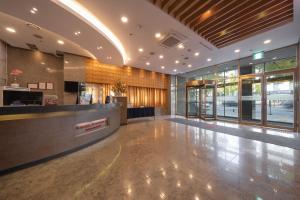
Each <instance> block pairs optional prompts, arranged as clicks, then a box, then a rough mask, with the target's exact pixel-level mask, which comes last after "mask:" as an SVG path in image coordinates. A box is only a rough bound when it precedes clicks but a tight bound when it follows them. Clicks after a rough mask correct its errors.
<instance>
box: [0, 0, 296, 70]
mask: <svg viewBox="0 0 300 200" xmlns="http://www.w3.org/2000/svg"><path fill="white" fill-rule="evenodd" d="M78 2H79V3H81V4H82V5H83V6H84V7H86V8H87V9H88V10H89V11H90V12H92V13H93V14H94V15H95V16H96V17H97V18H98V19H99V20H101V21H102V22H103V23H104V24H105V25H106V26H107V27H108V28H109V29H110V30H111V31H112V32H113V33H114V34H115V35H116V36H117V37H118V38H119V40H120V41H121V42H122V44H123V46H124V47H125V50H126V52H127V55H128V56H129V57H130V58H131V60H130V61H129V62H128V63H127V64H128V65H131V66H134V67H140V68H144V69H148V70H152V71H158V72H163V73H169V74H174V73H184V72H187V71H192V70H194V69H196V68H201V67H207V66H210V65H214V64H219V63H222V62H226V61H229V60H234V59H238V58H239V57H245V56H249V55H251V54H252V53H253V52H255V51H267V50H271V49H276V48H279V47H283V46H287V45H290V44H294V43H297V42H298V39H299V36H300V26H299V24H300V1H299V0H294V22H292V23H289V24H287V25H284V26H281V27H279V28H276V29H273V30H271V31H267V32H265V33H262V34H259V35H256V36H253V37H251V38H248V39H246V40H243V41H240V42H237V43H235V44H233V45H230V46H227V47H224V48H222V49H217V48H216V47H214V46H213V45H211V44H210V43H208V42H207V41H205V40H204V39H203V38H201V37H199V36H198V35H196V34H195V33H194V32H192V31H191V30H190V29H188V28H187V27H185V26H184V25H182V24H181V23H180V22H178V21H176V20H175V19H173V18H172V17H170V16H169V15H167V14H166V13H164V12H162V11H161V10H160V9H159V8H157V7H155V6H154V5H153V4H152V3H150V2H149V0H122V1H119V0H78ZM33 6H34V7H37V8H38V9H39V12H38V13H37V15H31V14H30V12H29V10H30V9H31V8H32V7H33ZM0 11H2V12H6V13H8V14H10V15H13V16H16V17H19V18H21V19H24V20H26V21H30V22H32V23H35V24H37V25H39V26H41V27H43V28H45V29H48V30H50V31H52V32H55V33H57V34H59V35H61V36H63V37H64V38H66V39H67V40H69V41H72V42H75V43H77V44H79V45H80V46H81V47H82V48H84V49H87V50H89V51H90V52H91V53H93V54H94V55H95V56H96V57H97V58H99V59H100V60H102V62H110V63H114V64H117V65H122V58H121V55H120V53H119V52H118V51H117V49H116V48H115V47H114V46H113V45H112V44H111V43H110V42H109V41H108V40H106V39H105V38H104V37H103V36H102V35H101V34H99V33H98V32H97V31H95V30H94V29H93V28H91V27H90V26H88V25H87V24H86V23H85V22H83V21H81V20H80V19H79V18H77V17H75V16H74V15H72V14H71V13H68V12H67V11H65V10H64V9H63V8H60V7H59V6H57V5H56V4H54V3H52V2H50V1H39V0H24V1H19V0H10V1H2V2H0ZM121 16H126V17H128V19H129V21H128V23H127V24H123V23H122V22H121V20H120V18H121ZM77 30H79V31H81V32H82V35H81V36H80V37H75V36H74V34H73V32H74V31H77ZM172 30H174V31H177V32H179V33H181V34H183V35H185V36H186V37H187V40H186V42H185V43H184V45H185V49H178V48H176V47H175V48H172V49H165V48H163V47H161V46H160V45H159V42H158V40H157V39H156V38H155V37H154V34H155V33H156V32H160V33H162V34H167V33H169V32H170V31H172ZM130 34H132V35H130ZM0 36H1V35H0ZM266 39H271V40H272V42H271V43H270V44H268V45H265V44H263V41H264V40H266ZM201 43H202V44H204V45H206V46H207V47H209V48H205V47H203V46H202V45H201ZM51 44H52V43H49V45H51ZM98 44H101V45H102V46H103V50H101V51H98V50H97V49H96V46H97V45H98ZM138 48H143V49H144V52H143V53H140V52H139V51H138ZM187 49H190V50H191V51H190V52H188V51H187ZM235 49H240V50H241V52H240V53H238V54H236V53H234V50H235ZM150 52H154V53H155V54H154V55H150ZM195 52H199V53H200V55H199V56H198V57H195V56H194V53H195ZM160 54H163V55H164V59H159V58H158V55H160ZM107 56H112V58H113V59H112V60H107V59H106V57H107ZM184 57H189V59H188V60H184ZM207 58H212V61H211V62H207ZM175 60H179V61H180V64H175V63H174V62H175ZM146 62H150V65H149V66H147V65H146ZM183 62H185V63H186V65H184V66H183V65H182V63H183ZM188 64H191V65H192V67H191V68H188V67H187V65H188ZM161 66H165V69H161ZM174 69H177V72H174V71H173V70H174Z"/></svg>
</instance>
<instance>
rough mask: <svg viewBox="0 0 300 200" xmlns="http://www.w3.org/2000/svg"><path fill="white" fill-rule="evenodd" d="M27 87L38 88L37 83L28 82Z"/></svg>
mask: <svg viewBox="0 0 300 200" xmlns="http://www.w3.org/2000/svg"><path fill="white" fill-rule="evenodd" d="M27 87H28V88H29V89H38V84H37V83H28V84H27Z"/></svg>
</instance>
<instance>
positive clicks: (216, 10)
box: [184, 0, 240, 28]
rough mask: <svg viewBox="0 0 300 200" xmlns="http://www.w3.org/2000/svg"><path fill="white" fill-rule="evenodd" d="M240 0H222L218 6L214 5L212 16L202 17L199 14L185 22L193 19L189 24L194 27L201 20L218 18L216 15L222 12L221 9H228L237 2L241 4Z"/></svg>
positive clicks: (186, 21)
mask: <svg viewBox="0 0 300 200" xmlns="http://www.w3.org/2000/svg"><path fill="white" fill-rule="evenodd" d="M239 1H240V0H224V1H222V3H219V4H217V5H216V6H214V7H213V8H212V12H213V16H212V17H210V18H202V17H201V16H197V17H195V18H194V19H192V16H190V17H189V18H187V19H186V20H185V21H184V23H185V24H187V23H188V21H191V22H190V24H189V26H190V27H191V28H193V27H195V26H196V25H197V24H200V23H201V22H204V21H205V20H207V21H208V20H209V19H211V18H216V15H217V14H218V13H220V12H221V11H225V10H226V9H228V8H229V9H230V8H232V7H231V6H232V4H236V5H239V4H240V2H239ZM233 7H234V6H233ZM200 15H202V14H200Z"/></svg>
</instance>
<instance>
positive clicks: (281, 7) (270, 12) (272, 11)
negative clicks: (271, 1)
mask: <svg viewBox="0 0 300 200" xmlns="http://www.w3.org/2000/svg"><path fill="white" fill-rule="evenodd" d="M290 9H293V4H292V3H285V2H284V1H283V3H282V4H277V5H274V6H273V7H269V9H267V10H266V11H265V12H266V16H265V17H262V18H259V17H258V14H256V15H252V17H245V18H244V19H243V20H241V21H239V22H237V23H231V25H229V24H228V26H226V32H228V33H229V34H230V33H234V32H235V31H237V30H239V29H242V28H243V27H247V26H248V25H249V24H253V23H258V22H259V21H262V20H264V19H268V18H270V17H273V16H274V15H279V14H280V13H282V12H285V11H286V10H290ZM222 31H223V29H219V30H214V31H212V32H210V33H209V34H206V35H203V37H205V38H206V39H207V40H211V38H215V37H217V36H221V32H222ZM227 35H228V34H224V37H225V36H227Z"/></svg>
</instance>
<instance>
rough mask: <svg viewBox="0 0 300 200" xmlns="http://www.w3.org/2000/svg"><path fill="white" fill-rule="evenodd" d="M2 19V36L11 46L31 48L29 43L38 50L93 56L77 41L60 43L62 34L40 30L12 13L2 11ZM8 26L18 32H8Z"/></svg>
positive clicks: (0, 17) (0, 19)
mask: <svg viewBox="0 0 300 200" xmlns="http://www.w3.org/2000/svg"><path fill="white" fill-rule="evenodd" d="M0 21H1V24H0V38H1V40H3V41H6V42H7V43H8V44H10V45H11V46H15V47H20V48H24V49H29V47H28V45H27V44H33V45H35V46H36V47H37V48H38V50H40V51H42V52H46V53H51V54H57V53H59V52H62V51H63V52H69V53H72V54H80V55H83V56H86V57H90V56H91V54H90V53H89V52H88V51H86V50H84V49H83V48H81V47H80V46H79V45H77V44H76V43H73V42H71V41H68V40H66V39H64V40H63V41H64V42H65V44H64V45H60V44H58V43H57V40H58V39H62V37H61V36H60V35H58V34H56V33H53V32H50V31H48V30H45V29H40V30H38V27H34V26H32V24H30V23H28V22H26V21H23V20H20V19H18V18H15V17H13V16H11V15H7V14H4V13H2V12H0ZM6 27H13V28H14V29H15V30H16V33H8V32H7V31H5V28H6Z"/></svg>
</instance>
